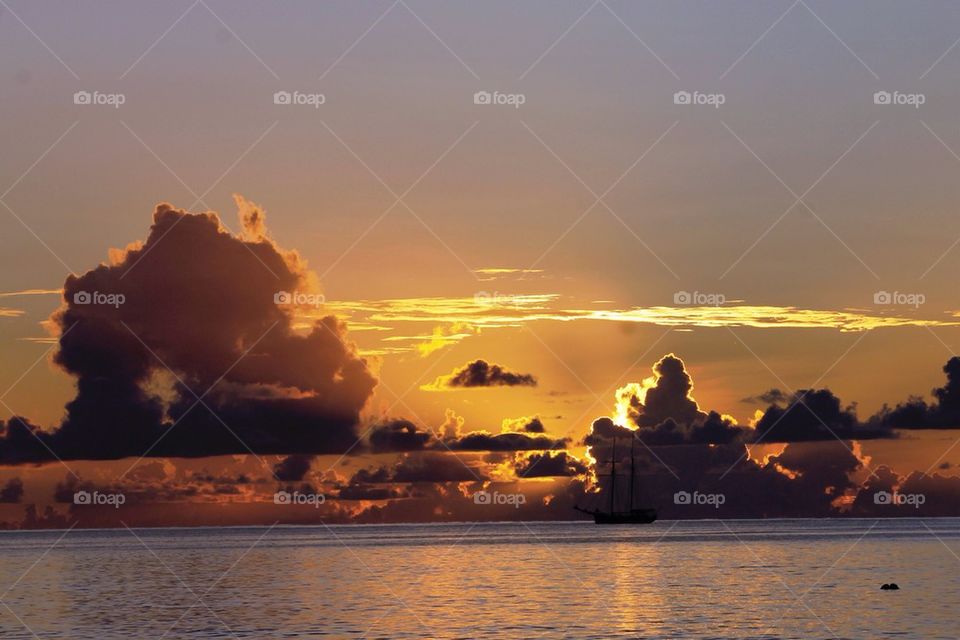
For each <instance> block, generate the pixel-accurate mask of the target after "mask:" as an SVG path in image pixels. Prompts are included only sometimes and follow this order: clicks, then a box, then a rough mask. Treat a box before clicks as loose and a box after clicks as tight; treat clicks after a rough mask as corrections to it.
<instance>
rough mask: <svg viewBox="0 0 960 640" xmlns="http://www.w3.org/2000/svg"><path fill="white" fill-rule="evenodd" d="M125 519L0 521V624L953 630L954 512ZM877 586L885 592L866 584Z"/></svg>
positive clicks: (399, 631)
mask: <svg viewBox="0 0 960 640" xmlns="http://www.w3.org/2000/svg"><path fill="white" fill-rule="evenodd" d="M871 527H872V528H871ZM927 527H929V529H928V528H927ZM135 533H136V536H139V538H140V539H138V538H137V537H136V536H135V535H134V534H133V533H131V532H129V531H126V530H120V531H72V532H70V533H69V534H67V535H66V536H65V537H64V538H63V539H62V540H61V541H60V542H59V543H58V544H57V545H56V546H55V547H54V548H53V549H52V550H49V552H48V553H47V554H46V555H43V554H44V552H45V551H47V550H48V549H50V547H51V545H53V544H54V543H55V542H56V541H57V539H58V538H59V537H60V536H61V535H62V532H5V533H2V534H0V553H2V557H3V566H2V568H0V574H2V575H0V580H2V582H0V585H2V587H0V588H2V589H3V590H4V591H6V590H7V588H8V587H10V589H9V591H8V592H7V593H6V595H3V596H2V603H5V604H6V605H7V606H8V607H9V609H7V608H4V607H2V606H0V637H3V638H32V637H34V636H33V635H32V634H33V633H35V634H37V636H39V637H42V638H70V639H80V640H84V639H87V638H90V639H93V638H130V637H155V638H156V637H160V636H162V635H163V634H164V633H165V632H167V631H168V630H169V633H168V634H167V636H166V637H167V638H229V637H236V638H311V637H313V638H320V637H323V638H362V637H368V638H559V637H568V638H636V637H645V638H690V637H723V638H826V637H849V638H883V637H918V638H919V637H923V638H938V637H940V638H954V637H956V629H957V626H956V618H955V615H954V613H953V612H952V611H951V610H950V607H951V606H952V605H951V603H949V602H947V601H945V599H944V594H950V593H956V590H957V589H958V587H960V559H958V558H957V557H956V556H955V555H954V553H960V519H930V520H926V521H919V520H906V519H904V520H884V521H880V522H879V523H877V522H876V521H873V520H832V521H828V520H777V521H740V522H728V523H723V522H716V521H698V522H657V523H655V524H653V525H646V526H639V527H637V526H635V527H630V526H611V527H597V526H595V525H593V524H586V523H529V524H523V523H511V524H477V525H470V524H457V525H416V526H412V525H411V526H367V527H342V526H338V527H331V528H329V529H327V528H324V527H322V526H321V527H276V528H274V529H272V530H270V531H269V532H267V529H266V528H230V529H211V528H205V529H193V530H188V529H154V530H137V531H136V532H135ZM264 534H266V535H264ZM258 541H259V542H258ZM38 559H39V561H38ZM34 563H36V564H35V565H34ZM32 565H33V566H32ZM31 566H32V568H31ZM25 572H26V575H24V573H25ZM21 576H22V579H20V578H21ZM18 579H20V580H19V582H18ZM884 582H897V583H898V584H899V585H900V587H901V590H900V591H895V592H891V591H880V589H879V587H880V585H881V584H882V583H884Z"/></svg>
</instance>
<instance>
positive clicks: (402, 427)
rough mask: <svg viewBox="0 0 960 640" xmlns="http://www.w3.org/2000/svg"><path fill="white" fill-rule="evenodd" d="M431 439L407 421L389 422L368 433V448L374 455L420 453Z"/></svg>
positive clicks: (431, 436) (431, 435)
mask: <svg viewBox="0 0 960 640" xmlns="http://www.w3.org/2000/svg"><path fill="white" fill-rule="evenodd" d="M432 439H433V434H431V433H429V432H427V431H423V430H421V429H420V428H418V427H417V425H415V424H413V423H412V422H410V421H409V420H403V419H400V420H391V421H389V422H386V423H384V424H381V425H377V426H375V427H373V429H372V430H371V431H370V448H371V449H372V450H373V452H374V453H386V452H396V451H420V450H422V449H424V448H425V447H426V445H427V443H428V442H430V441H431V440H432Z"/></svg>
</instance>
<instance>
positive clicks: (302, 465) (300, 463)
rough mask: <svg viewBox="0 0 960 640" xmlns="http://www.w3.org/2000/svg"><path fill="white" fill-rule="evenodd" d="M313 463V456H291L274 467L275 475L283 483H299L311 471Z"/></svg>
mask: <svg viewBox="0 0 960 640" xmlns="http://www.w3.org/2000/svg"><path fill="white" fill-rule="evenodd" d="M311 462H313V456H308V455H303V454H293V455H289V456H287V457H286V458H284V459H283V460H281V461H280V462H278V463H277V464H276V465H275V466H274V467H273V475H274V477H275V478H276V479H277V480H279V481H281V482H299V481H300V480H303V478H304V477H305V476H306V475H307V472H309V471H310V463H311Z"/></svg>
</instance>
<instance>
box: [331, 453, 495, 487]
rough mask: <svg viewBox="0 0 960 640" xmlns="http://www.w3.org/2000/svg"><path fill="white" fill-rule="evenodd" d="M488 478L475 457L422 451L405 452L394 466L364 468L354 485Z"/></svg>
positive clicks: (358, 474) (356, 476) (355, 479)
mask: <svg viewBox="0 0 960 640" xmlns="http://www.w3.org/2000/svg"><path fill="white" fill-rule="evenodd" d="M486 478H487V473H486V470H485V469H484V468H483V465H482V464H477V461H476V460H474V459H473V458H466V457H462V456H458V455H454V454H451V453H439V452H421V453H407V454H404V455H403V456H402V457H401V458H400V459H399V460H398V461H397V462H395V463H394V464H392V465H384V466H381V467H378V468H376V469H373V470H369V469H360V470H359V471H357V473H355V474H354V476H353V477H352V478H351V479H350V484H351V485H361V486H362V485H369V484H382V483H393V482H402V483H407V482H472V481H479V480H484V479H486Z"/></svg>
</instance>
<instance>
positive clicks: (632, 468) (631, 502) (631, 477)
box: [630, 436, 637, 511]
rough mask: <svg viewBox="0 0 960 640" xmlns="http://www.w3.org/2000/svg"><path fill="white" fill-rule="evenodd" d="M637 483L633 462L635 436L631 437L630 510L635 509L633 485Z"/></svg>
mask: <svg viewBox="0 0 960 640" xmlns="http://www.w3.org/2000/svg"><path fill="white" fill-rule="evenodd" d="M635 484H637V481H636V477H635V476H634V463H633V436H631V438H630V511H633V485H635Z"/></svg>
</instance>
